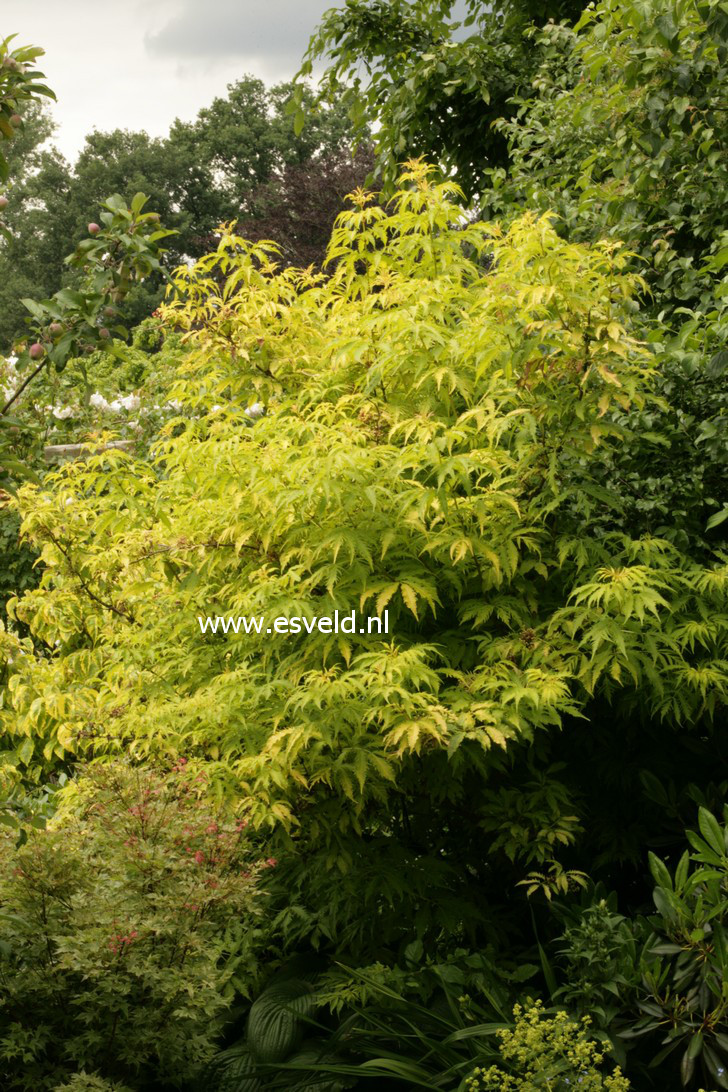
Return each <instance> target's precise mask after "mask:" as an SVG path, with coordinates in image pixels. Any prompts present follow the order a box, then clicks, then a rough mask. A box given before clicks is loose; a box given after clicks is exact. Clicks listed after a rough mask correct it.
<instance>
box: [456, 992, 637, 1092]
mask: <svg viewBox="0 0 728 1092" xmlns="http://www.w3.org/2000/svg"><path fill="white" fill-rule="evenodd" d="M513 1016H514V1018H515V1025H514V1027H513V1028H512V1029H511V1028H504V1029H503V1030H502V1031H499V1032H498V1033H497V1034H498V1038H499V1040H500V1053H501V1057H502V1059H503V1061H504V1063H505V1065H506V1067H507V1069H506V1070H505V1071H504V1070H503V1069H501V1068H500V1066H497V1065H494V1066H490V1067H489V1068H488V1069H475V1070H474V1071H473V1073H472V1074H471V1076H470V1077H469V1078H468V1079H467V1081H466V1082H465V1086H466V1088H467V1090H468V1092H537V1090H538V1092H569V1090H570V1089H572V1088H578V1089H579V1092H598V1090H599V1089H604V1090H605V1092H629V1089H630V1083H629V1081H628V1080H626V1078H624V1077H623V1076H622V1073H621V1070H620V1068H619V1066H617V1067H616V1069H615V1070H614V1073H612V1074H604V1073H600V1072H599V1069H600V1067H601V1066H602V1064H603V1062H604V1057H605V1056H604V1051H603V1050H599V1049H598V1047H597V1045H596V1043H594V1041H593V1040H591V1039H589V1036H588V1034H587V1028H588V1026H589V1021H588V1019H587V1018H586V1017H585V1018H584V1019H583V1020H582V1022H581V1024H578V1023H576V1022H575V1021H574V1020H571V1019H570V1018H569V1016H568V1015H567V1013H565V1012H557V1013H556V1014H555V1015H554V1016H547V1015H546V1014H545V1013H544V1011H543V1006H542V1004H541V1003H540V1002H536V1003H535V1004H534V1005H532V1006H531V1007H530V1008H526V1009H523V1008H521V1006H520V1005H516V1006H515V1008H514V1009H513Z"/></svg>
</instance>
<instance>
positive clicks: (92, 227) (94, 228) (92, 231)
mask: <svg viewBox="0 0 728 1092" xmlns="http://www.w3.org/2000/svg"><path fill="white" fill-rule="evenodd" d="M100 231H101V228H100V227H99V225H98V224H93V223H91V224H89V225H88V233H89V235H98V233H99V232H100Z"/></svg>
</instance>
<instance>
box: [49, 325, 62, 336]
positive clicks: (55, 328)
mask: <svg viewBox="0 0 728 1092" xmlns="http://www.w3.org/2000/svg"><path fill="white" fill-rule="evenodd" d="M48 333H49V334H50V335H51V337H58V335H59V334H62V333H63V327H62V326H61V324H60V322H52V323H51V324H50V326H49V327H48Z"/></svg>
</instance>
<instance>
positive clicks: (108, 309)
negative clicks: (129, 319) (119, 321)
mask: <svg viewBox="0 0 728 1092" xmlns="http://www.w3.org/2000/svg"><path fill="white" fill-rule="evenodd" d="M104 314H105V315H106V317H107V318H113V317H114V315H115V314H116V308H115V307H112V306H111V305H109V306H108V307H104Z"/></svg>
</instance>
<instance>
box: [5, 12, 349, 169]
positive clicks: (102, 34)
mask: <svg viewBox="0 0 728 1092" xmlns="http://www.w3.org/2000/svg"><path fill="white" fill-rule="evenodd" d="M334 6H337V0H146V2H143V0H0V12H1V13H2V25H1V26H0V35H1V36H2V37H5V35H7V34H12V33H17V35H18V37H17V39H16V40H15V42H14V45H15V46H16V47H17V46H19V45H29V44H32V45H39V46H42V47H43V48H44V49H45V51H46V56H45V57H42V58H41V60H40V62H39V65H40V68H41V70H42V71H43V72H45V74H46V77H47V82H48V84H49V85H50V86H51V87H52V88H53V90H54V91H55V93H56V95H57V98H58V102H57V104H55V105H54V106H53V114H54V117H55V120H56V122H57V123H58V130H57V133H56V137H55V143H56V144H57V145H58V147H59V148H60V149H61V151H62V152H63V153H64V154H65V155H66V156H67V157H69V158H70V159H74V158H75V156H76V154H77V152H78V151H79V150H80V149H81V147H82V145H83V140H84V137H85V135H86V133H88V132H90V131H91V130H92V129H93V128H97V129H115V128H125V129H146V130H147V132H148V133H151V134H152V135H153V136H163V135H164V134H166V132H167V130H168V129H169V126H170V124H171V122H172V121H173V120H174V119H175V118H176V117H179V118H182V119H183V120H190V119H192V118H194V116H195V115H196V113H197V111H198V110H199V109H200V107H202V106H205V105H207V104H208V103H209V102H210V101H211V100H212V99H213V98H214V96H215V95H222V94H224V93H225V89H226V87H227V85H228V84H229V83H231V82H232V81H233V80H236V79H238V78H239V77H241V76H242V75H244V74H245V73H248V72H249V73H252V74H253V75H256V76H260V77H261V78H262V79H264V80H265V81H266V82H269V83H275V82H277V81H279V80H285V79H290V77H291V76H292V75H293V74H294V72H295V71H296V69H297V68H298V65H299V63H300V60H301V56H302V55H303V52H304V50H305V48H306V46H307V44H308V39H309V36H310V34H311V33H312V32H313V30H314V29H315V27H316V25H317V22H318V20H319V18H320V16H321V14H322V13H323V12H324V11H325V10H326V9H327V8H330V7H334Z"/></svg>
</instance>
